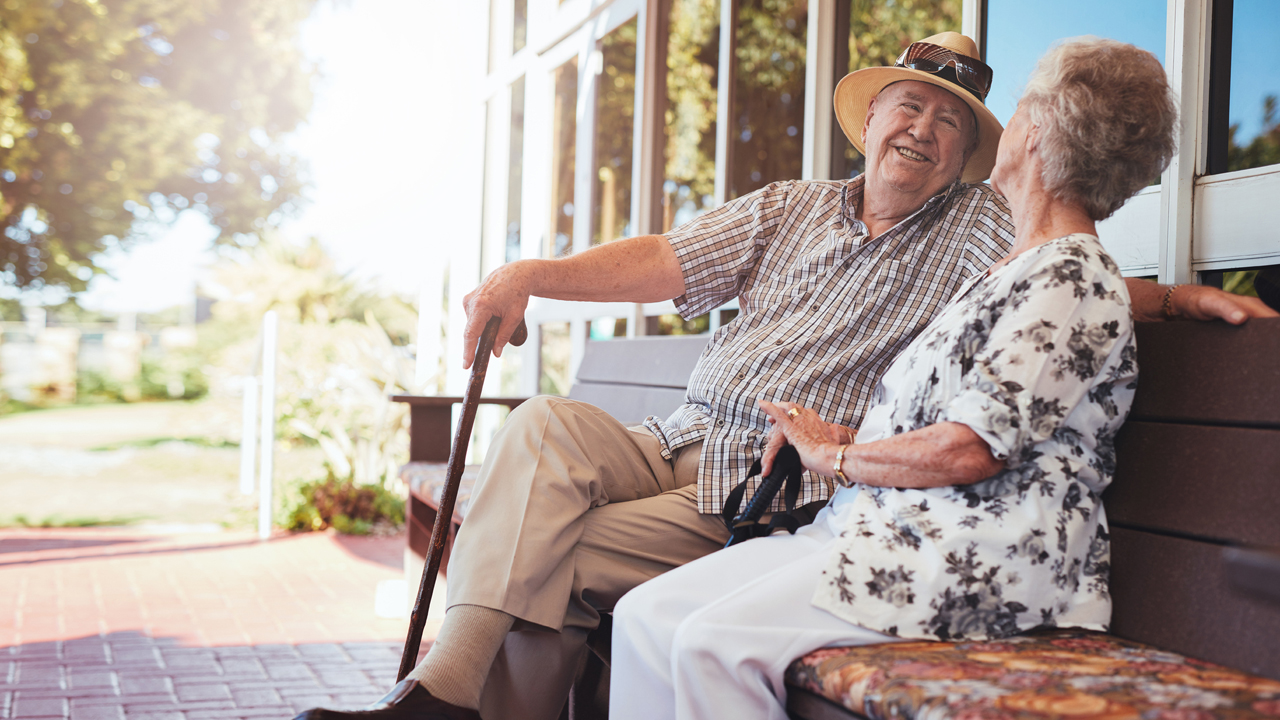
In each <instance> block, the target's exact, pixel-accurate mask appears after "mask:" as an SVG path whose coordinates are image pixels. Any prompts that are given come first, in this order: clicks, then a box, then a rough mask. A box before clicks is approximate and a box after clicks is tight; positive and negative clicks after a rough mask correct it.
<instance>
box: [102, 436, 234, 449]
mask: <svg viewBox="0 0 1280 720" xmlns="http://www.w3.org/2000/svg"><path fill="white" fill-rule="evenodd" d="M171 442H176V443H186V444H187V445H194V446H196V447H202V448H213V449H215V450H226V449H228V448H238V447H240V443H238V442H235V441H233V440H211V439H209V438H207V437H154V438H142V439H139V440H123V441H121V442H114V443H107V444H106V445H98V446H96V447H91V448H89V450H90V452H109V451H111V450H120V449H123V448H153V447H155V446H157V445H163V444H164V443H171Z"/></svg>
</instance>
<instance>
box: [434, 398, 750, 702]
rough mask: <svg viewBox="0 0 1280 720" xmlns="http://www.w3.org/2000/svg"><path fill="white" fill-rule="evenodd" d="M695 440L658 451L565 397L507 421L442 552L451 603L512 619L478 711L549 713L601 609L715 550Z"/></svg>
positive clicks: (565, 689)
mask: <svg viewBox="0 0 1280 720" xmlns="http://www.w3.org/2000/svg"><path fill="white" fill-rule="evenodd" d="M701 449H702V445H701V443H698V444H694V445H690V446H687V447H684V448H681V449H680V450H678V451H676V452H675V453H674V456H673V458H672V459H671V460H667V459H665V458H663V457H662V453H661V450H660V446H659V444H658V440H657V438H655V437H654V436H653V434H652V433H650V432H649V431H647V430H645V429H644V428H627V427H626V426H624V425H622V424H621V423H619V422H618V421H617V420H614V419H613V418H612V417H610V416H609V415H608V414H606V413H605V412H604V411H602V410H600V409H599V408H596V407H593V406H591V405H587V404H586V403H580V402H576V401H573V400H566V399H563V398H556V397H535V398H533V399H531V400H529V401H527V402H525V403H524V404H523V405H521V406H520V407H519V408H517V409H516V410H515V411H514V412H512V413H511V415H510V417H508V418H507V422H506V423H505V424H504V425H503V427H502V429H501V430H500V431H499V432H498V434H497V436H496V437H495V438H494V442H493V444H492V446H491V447H490V449H489V452H488V453H487V459H486V461H485V463H484V466H483V467H482V468H481V471H480V475H479V478H478V479H477V482H476V487H475V489H474V490H473V491H472V495H471V507H470V508H469V510H468V511H467V518H466V522H464V523H463V524H462V528H461V530H460V531H459V532H458V537H457V539H456V541H455V543H454V546H453V552H452V556H451V558H450V561H449V584H448V594H449V597H448V605H449V606H453V605H480V606H482V607H487V608H492V609H495V610H501V611H502V612H505V613H508V614H510V615H512V616H514V617H515V618H516V623H515V626H514V629H513V631H512V632H511V633H510V634H508V636H507V639H506V641H505V642H504V643H503V647H502V649H501V650H500V651H499V653H498V656H497V659H496V660H495V661H494V664H493V667H492V668H491V669H490V671H489V676H488V678H487V679H486V681H485V686H484V691H483V694H482V696H481V701H480V713H481V715H483V716H484V717H485V718H486V720H504V719H507V718H511V719H515V718H522V719H527V720H540V719H542V718H545V719H547V720H555V718H557V717H558V716H559V714H560V710H561V709H562V707H563V706H564V702H565V699H566V698H567V697H568V693H569V687H570V686H571V685H572V683H573V676H574V673H575V672H576V670H577V667H578V663H579V661H580V660H581V658H582V654H583V653H584V652H586V645H585V642H586V637H587V633H589V632H590V631H591V630H593V629H594V628H595V627H596V626H597V625H598V624H599V622H600V612H601V611H608V610H611V609H612V608H613V606H614V604H615V603H616V602H617V601H618V600H619V599H620V598H621V597H622V596H623V595H624V594H625V593H626V592H627V591H628V590H630V589H631V588H633V587H635V586H637V585H639V584H640V583H642V582H644V581H645V580H648V579H650V578H653V577H656V576H657V575H660V574H662V573H664V572H666V571H667V570H670V569H672V568H675V567H679V566H680V565H683V564H685V563H687V562H690V561H691V560H695V559H697V558H699V557H702V556H704V555H707V554H709V553H711V552H713V551H715V550H718V549H719V548H721V547H723V546H724V543H725V542H726V541H727V540H728V538H729V532H728V530H726V529H725V527H724V524H723V522H722V521H721V520H720V518H719V517H718V516H714V515H702V514H700V513H699V512H698V509H697V500H696V493H697V473H698V461H699V457H700V455H701Z"/></svg>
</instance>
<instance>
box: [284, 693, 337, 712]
mask: <svg viewBox="0 0 1280 720" xmlns="http://www.w3.org/2000/svg"><path fill="white" fill-rule="evenodd" d="M289 707H290V709H291V710H292V711H293V714H294V715H297V714H298V713H301V712H305V711H307V710H310V709H311V708H329V709H333V698H332V697H330V696H328V695H300V696H298V697H294V698H289Z"/></svg>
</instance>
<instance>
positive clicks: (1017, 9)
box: [986, 0, 1168, 124]
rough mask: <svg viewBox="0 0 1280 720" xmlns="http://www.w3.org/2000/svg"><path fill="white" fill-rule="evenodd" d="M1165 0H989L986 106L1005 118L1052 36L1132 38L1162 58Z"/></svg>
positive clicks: (1126, 39)
mask: <svg viewBox="0 0 1280 720" xmlns="http://www.w3.org/2000/svg"><path fill="white" fill-rule="evenodd" d="M1167 10H1168V3H1167V2H1166V0H1124V2H1117V1H1116V0H1076V1H1075V2H1071V3H1028V2H1025V1H1024V0H988V2H987V58H986V59H987V64H988V65H990V66H991V69H992V70H993V71H994V72H995V78H994V80H993V82H992V84H991V93H990V94H989V95H987V107H989V108H991V112H993V113H995V116H996V117H997V118H998V119H999V120H1000V123H1001V124H1004V123H1007V122H1009V118H1010V117H1013V111H1014V110H1015V109H1016V108H1017V104H1018V97H1019V95H1021V94H1022V87H1023V85H1025V84H1026V82H1027V78H1028V77H1029V76H1030V75H1031V71H1032V70H1034V69H1035V66H1036V61H1037V60H1039V59H1040V56H1041V55H1044V53H1045V51H1046V50H1048V49H1049V46H1050V45H1052V44H1053V42H1054V41H1055V40H1061V39H1063V38H1071V37H1076V36H1078V35H1097V36H1098V37H1104V38H1111V39H1113V40H1120V41H1121V42H1127V43H1132V44H1133V45H1137V46H1138V47H1140V48H1142V49H1143V50H1147V51H1149V52H1151V53H1152V54H1154V55H1155V56H1156V58H1157V59H1159V60H1160V62H1161V63H1163V62H1164V41H1165V37H1164V34H1165V33H1164V31H1165V15H1166V12H1167Z"/></svg>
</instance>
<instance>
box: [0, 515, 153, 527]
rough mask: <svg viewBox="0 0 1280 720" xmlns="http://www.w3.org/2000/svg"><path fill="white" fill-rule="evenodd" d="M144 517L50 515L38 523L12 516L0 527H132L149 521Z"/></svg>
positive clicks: (1, 523)
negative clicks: (64, 516) (70, 516)
mask: <svg viewBox="0 0 1280 720" xmlns="http://www.w3.org/2000/svg"><path fill="white" fill-rule="evenodd" d="M150 519H152V518H148V517H146V516H144V515H137V516H133V517H116V518H96V517H73V518H63V517H59V516H57V515H50V516H49V517H46V518H45V519H43V520H40V521H34V522H33V521H31V520H28V519H27V516H26V515H14V516H13V518H12V519H11V520H9V521H7V522H5V521H0V527H4V528H13V527H24V528H85V527H108V526H119V525H132V524H134V523H137V522H142V521H143V520H150Z"/></svg>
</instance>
